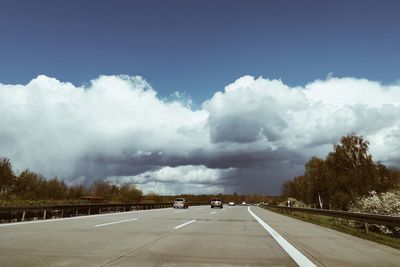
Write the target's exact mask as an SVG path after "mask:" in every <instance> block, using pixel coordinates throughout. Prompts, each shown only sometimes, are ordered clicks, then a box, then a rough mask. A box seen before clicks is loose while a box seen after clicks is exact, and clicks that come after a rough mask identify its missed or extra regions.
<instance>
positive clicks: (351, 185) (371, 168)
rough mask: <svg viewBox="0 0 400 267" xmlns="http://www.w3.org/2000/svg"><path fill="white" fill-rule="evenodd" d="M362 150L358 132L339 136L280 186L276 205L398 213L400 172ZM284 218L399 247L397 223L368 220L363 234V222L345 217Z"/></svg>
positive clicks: (363, 143)
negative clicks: (299, 173) (326, 151)
mask: <svg viewBox="0 0 400 267" xmlns="http://www.w3.org/2000/svg"><path fill="white" fill-rule="evenodd" d="M368 149H369V142H368V141H366V140H364V138H363V137H361V136H357V135H355V134H352V135H347V136H344V137H342V139H341V142H340V143H339V144H337V145H334V147H333V151H332V152H330V153H329V154H328V155H327V156H326V157H325V158H324V159H320V158H317V157H312V158H311V159H310V160H309V161H308V162H307V163H306V164H305V173H304V175H302V176H297V177H295V178H294V180H292V181H288V182H286V183H284V184H283V187H282V194H283V195H284V196H285V197H286V199H285V200H284V201H282V202H280V203H278V204H279V205H282V206H287V205H288V200H289V203H290V205H291V206H292V207H311V208H320V209H337V210H345V211H351V212H361V213H371V214H381V215H390V216H400V172H399V171H398V170H396V169H390V168H388V167H386V166H385V165H383V164H382V163H380V162H374V161H373V158H372V155H371V154H369V153H368ZM290 216H295V217H300V218H301V219H303V220H306V221H311V222H313V223H317V224H320V225H323V226H327V227H329V228H333V229H336V230H340V231H343V232H346V233H349V234H353V235H356V236H359V237H363V238H366V239H371V240H374V241H376V242H379V243H383V244H386V245H390V246H392V247H396V248H400V241H398V237H400V226H399V227H388V226H383V225H375V224H369V225H368V228H369V229H370V233H369V234H368V233H365V230H364V226H363V225H357V224H356V223H354V222H352V221H348V220H341V219H334V218H329V217H326V216H319V215H309V214H302V213H298V212H295V213H294V214H293V213H290ZM382 234H383V235H382ZM383 236H384V237H383ZM393 238H394V239H393ZM394 240H396V241H394Z"/></svg>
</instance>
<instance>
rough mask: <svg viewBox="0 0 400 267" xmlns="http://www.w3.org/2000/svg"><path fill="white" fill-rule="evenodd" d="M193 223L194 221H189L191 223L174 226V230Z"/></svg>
mask: <svg viewBox="0 0 400 267" xmlns="http://www.w3.org/2000/svg"><path fill="white" fill-rule="evenodd" d="M195 221H196V220H191V221H189V222H186V223H184V224H181V225H178V226H175V227H174V229H179V228H181V227H183V226H186V225H188V224H190V223H194V222H195Z"/></svg>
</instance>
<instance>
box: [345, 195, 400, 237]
mask: <svg viewBox="0 0 400 267" xmlns="http://www.w3.org/2000/svg"><path fill="white" fill-rule="evenodd" d="M349 211H352V212H362V213H371V214H381V215H390V216H400V190H396V191H391V192H386V193H380V194H378V193H376V192H375V191H371V192H370V193H369V196H367V197H363V198H360V199H359V200H358V201H356V202H355V203H352V204H351V205H350V207H349ZM373 226H374V227H376V228H377V229H379V230H380V231H381V232H383V233H385V234H394V235H397V236H399V235H400V227H386V226H383V225H375V224H374V225H373Z"/></svg>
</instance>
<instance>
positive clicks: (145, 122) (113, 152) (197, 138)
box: [0, 75, 208, 176]
mask: <svg viewBox="0 0 400 267" xmlns="http://www.w3.org/2000/svg"><path fill="white" fill-rule="evenodd" d="M0 114H1V117H0V124H1V128H0V148H1V149H0V151H1V154H2V156H7V157H9V158H10V159H11V160H12V161H13V162H14V164H15V165H16V167H17V168H18V169H21V168H26V167H29V168H31V169H33V170H34V171H39V172H42V173H43V174H44V175H46V176H55V175H59V176H69V175H72V174H73V173H74V172H75V170H76V169H75V168H76V166H77V163H78V162H79V161H80V160H82V158H91V159H96V158H99V157H104V158H108V157H113V158H114V157H116V158H118V157H124V156H126V155H130V154H135V153H138V152H139V151H142V152H143V153H146V152H147V153H150V152H156V153H172V154H174V155H185V154H187V153H188V152H189V151H191V150H192V149H196V148H199V147H202V146H203V145H204V143H205V142H207V139H208V137H207V133H206V132H205V128H204V126H205V122H206V119H207V115H208V114H207V113H206V112H205V111H202V110H200V111H193V110H190V109H189V108H188V107H186V106H184V105H182V104H181V103H180V102H177V101H173V102H164V101H162V100H160V99H159V98H158V97H157V95H156V92H155V91H154V90H153V89H151V87H150V86H149V85H148V84H147V83H146V82H145V81H144V80H143V79H142V78H141V77H127V76H101V77H99V78H98V79H95V80H93V81H91V84H90V86H89V87H87V88H83V87H75V86H73V85H72V84H71V83H63V82H60V81H58V80H56V79H53V78H49V77H46V76H43V75H42V76H38V77H37V78H36V79H34V80H32V81H31V82H30V83H29V84H27V85H3V84H0Z"/></svg>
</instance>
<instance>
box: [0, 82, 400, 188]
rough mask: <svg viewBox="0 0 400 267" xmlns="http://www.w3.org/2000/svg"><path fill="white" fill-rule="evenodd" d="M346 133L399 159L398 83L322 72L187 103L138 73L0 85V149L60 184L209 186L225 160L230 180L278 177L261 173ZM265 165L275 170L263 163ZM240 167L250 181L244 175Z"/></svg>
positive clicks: (218, 183) (319, 150) (381, 155)
mask: <svg viewBox="0 0 400 267" xmlns="http://www.w3.org/2000/svg"><path fill="white" fill-rule="evenodd" d="M351 132H355V133H358V134H362V135H364V136H365V137H366V138H367V139H368V140H370V141H371V151H372V153H373V155H374V157H375V159H377V160H382V161H384V162H387V163H390V164H398V160H399V158H400V157H399V155H400V153H399V152H400V145H399V141H398V140H399V137H400V85H399V84H392V85H383V84H381V83H379V82H376V81H369V80H366V79H356V78H335V77H331V76H329V77H328V78H327V79H326V80H317V81H314V82H311V83H309V84H307V85H305V86H304V87H290V86H288V85H286V84H284V82H282V81H280V80H269V79H265V78H262V77H260V78H257V79H255V78H254V77H251V76H244V77H241V78H239V79H238V80H236V81H234V82H233V83H232V84H229V85H227V86H226V87H225V90H224V91H221V92H216V93H215V94H214V95H213V96H212V97H211V98H210V99H209V100H207V101H206V102H204V103H203V104H202V105H201V108H200V109H198V110H194V109H192V108H191V100H190V97H189V96H186V95H185V94H181V93H176V94H175V97H173V98H172V100H168V101H167V100H162V99H160V98H159V97H158V96H157V94H156V91H155V90H154V89H153V88H151V86H150V85H149V84H147V82H146V81H145V80H144V79H143V78H141V77H129V76H100V77H99V78H97V79H95V80H92V81H91V83H90V85H89V86H87V87H76V86H74V85H73V84H71V83H67V82H60V81H58V80H56V79H54V78H49V77H47V76H44V75H41V76H38V77H37V78H35V79H33V80H32V81H31V82H30V83H28V84H26V85H6V84H0V155H1V156H5V157H8V158H10V159H11V161H12V162H13V163H14V166H15V167H16V168H17V169H18V170H22V169H24V168H30V169H31V170H33V171H37V172H40V173H42V174H44V175H45V176H47V177H52V176H60V177H65V178H67V179H69V180H70V181H73V180H74V179H76V177H79V176H84V177H85V179H83V180H84V181H85V182H90V181H91V179H93V178H96V179H100V178H104V177H114V178H115V179H117V180H118V181H123V180H124V179H128V178H129V179H128V180H130V179H134V181H135V182H137V183H140V184H141V185H142V188H143V189H144V190H151V188H158V189H157V190H158V191H160V192H176V191H181V190H183V191H185V190H187V191H188V192H217V191H218V192H219V191H221V190H223V189H224V187H225V186H226V185H224V184H223V182H224V181H225V180H224V179H225V178H224V179H222V178H221V177H222V176H221V175H223V174H224V170H230V169H229V168H230V167H232V168H236V169H237V170H239V169H240V170H241V173H242V175H241V176H240V177H239V176H236V175H233V173H230V174H232V176H229V177H231V178H230V179H241V180H243V179H250V178H251V179H252V182H257V181H260V182H261V181H263V182H264V181H265V180H268V179H288V178H291V177H287V175H288V171H287V169H285V171H281V172H280V170H279V169H276V170H270V173H274V174H275V175H274V177H272V176H271V177H264V176H262V175H261V174H262V173H263V172H262V171H261V170H262V169H263V168H265V166H269V167H268V168H274V166H286V167H285V168H291V167H290V164H291V163H290V162H291V161H293V160H294V161H296V160H295V158H296V157H297V158H298V160H297V162H296V164H299V161H300V162H301V161H304V160H306V159H307V158H308V157H309V156H312V155H317V156H323V155H325V153H326V152H327V151H329V150H331V148H332V147H331V145H332V143H335V142H338V141H339V139H340V137H341V136H343V135H345V134H348V133H351ZM289 157H290V159H288V158H289ZM275 161H279V162H283V161H285V164H286V165H285V164H283V163H282V164H272V165H271V164H267V163H268V162H275ZM202 165H204V166H202ZM166 166H176V167H166ZM194 166H196V167H194ZM205 166H208V167H209V168H212V169H209V168H207V167H205ZM271 166H272V167H271ZM246 168H247V169H246ZM249 168H255V169H257V170H258V171H257V172H254V173H258V174H259V175H260V176H258V177H257V178H254V177H247V176H246V173H250V172H249V170H250V169H249ZM276 168H279V167H276ZM155 169H156V170H157V171H154V170H155ZM298 169H299V168H298V166H297V167H296V168H294V167H293V172H292V173H293V174H294V175H295V174H298V173H297V172H298ZM279 173H282V175H281V176H279ZM284 176H285V177H284ZM116 177H119V178H116ZM127 177H128V178H127ZM132 177H134V178H132ZM182 177H183V178H182ZM223 177H225V176H223ZM277 177H278V178H277ZM114 178H113V179H114ZM140 179H141V180H140ZM163 179H164V180H163ZM182 179H183V180H182ZM213 179H214V180H213ZM257 179H258V180H257ZM81 180H82V179H81ZM178 180H179V181H185V182H177V181H178ZM77 181H78V180H77ZM225 182H226V181H225ZM227 184H228V183H227ZM233 184H234V183H233ZM240 184H242V185H243V186H246V183H243V182H242V181H241V182H240ZM237 190H238V191H240V188H238V189H237ZM274 190H275V192H279V188H275V189H274ZM260 192H262V188H260Z"/></svg>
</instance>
